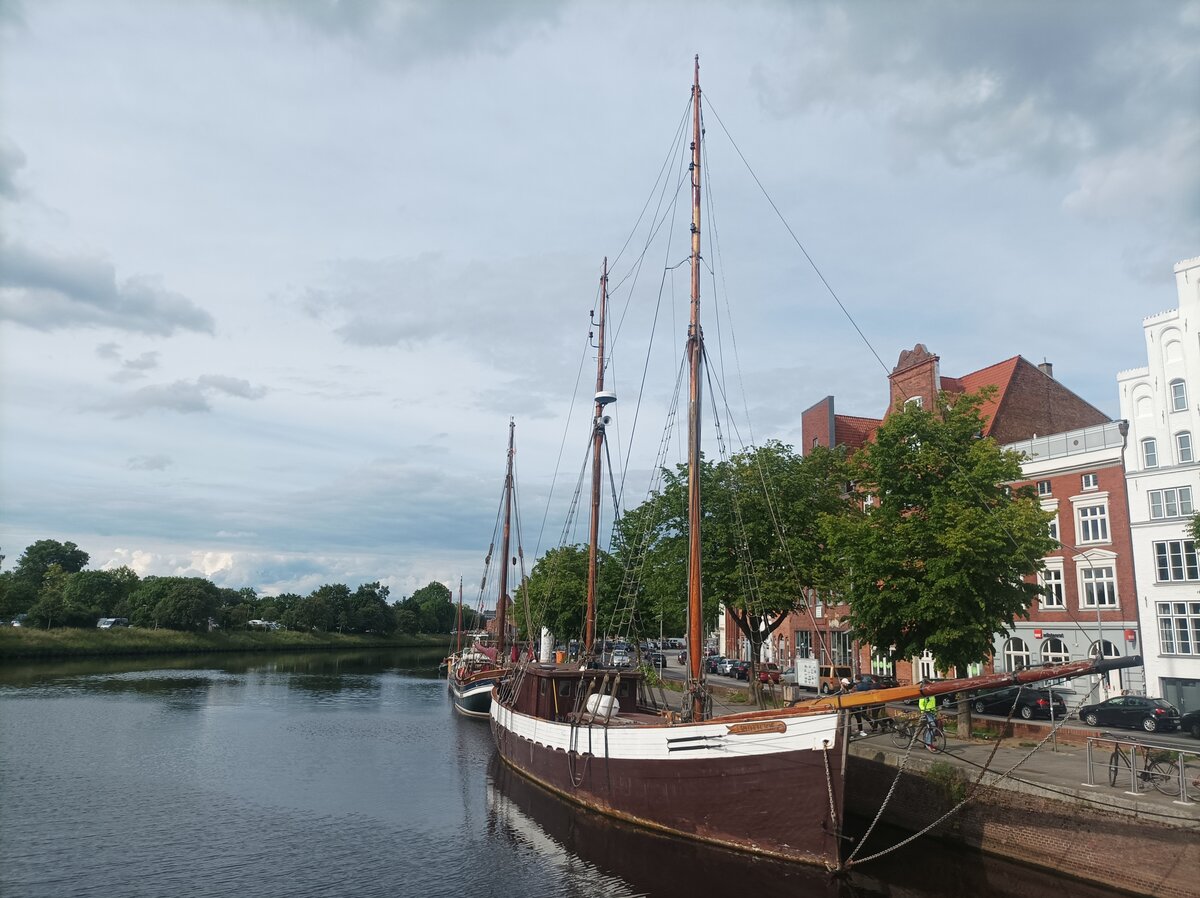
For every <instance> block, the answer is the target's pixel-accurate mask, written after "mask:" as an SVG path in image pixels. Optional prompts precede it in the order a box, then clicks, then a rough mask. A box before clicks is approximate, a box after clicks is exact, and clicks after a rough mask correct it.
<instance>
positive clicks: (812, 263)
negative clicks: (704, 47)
mask: <svg viewBox="0 0 1200 898" xmlns="http://www.w3.org/2000/svg"><path fill="white" fill-rule="evenodd" d="M704 101H705V103H706V104H707V105H708V107H709V108H710V109H712V112H713V115H714V116H715V117H716V119H717V123H718V124H719V125H720V126H721V130H722V131H724V132H725V136H726V137H728V138H729V142H730V144H731V145H732V146H733V148H734V151H735V152H736V153H737V154H738V157H739V158H740V159H741V160H742V163H743V164H744V165H745V166H746V170H747V171H748V172H749V173H750V176H751V178H753V179H754V182H755V184H757V185H758V188H759V190H760V191H762V194H763V196H764V197H765V198H766V200H767V202H768V203H769V204H770V206H771V208H772V210H774V212H775V214H776V216H778V218H779V220H780V222H782V224H783V226H784V228H785V229H786V230H787V232H788V234H789V235H790V236H791V238H792V240H793V242H794V243H795V244H796V246H797V247H798V248H799V249H800V252H801V253H802V254H803V255H804V258H805V260H807V262H808V264H809V266H810V267H811V268H812V270H813V272H814V273H816V275H817V277H818V278H819V279H820V281H821V283H822V285H823V286H824V287H825V289H826V291H827V292H828V293H829V295H830V296H831V297H832V298H833V300H834V302H836V303H837V305H838V308H839V309H841V311H842V314H843V315H844V316H845V317H846V320H847V321H849V322H850V325H851V326H852V327H853V328H854V330H855V332H857V333H858V335H859V337H860V338H861V340H862V341H863V344H864V345H865V346H866V347H867V349H868V350H869V351H870V353H871V355H872V356H874V357H875V361H876V362H878V363H879V367H880V368H881V369H882V370H883V371H884V372H885V373H890V372H888V368H887V365H886V364H884V361H883V359H882V358H881V357H880V356H879V353H878V352H877V351H876V350H875V347H874V346H873V345H872V344H871V341H870V340H869V339H868V338H867V336H866V334H865V333H863V331H862V329H861V328H860V327H859V326H858V323H857V322H856V321H855V319H854V317H853V316H852V315H851V314H850V312H849V310H848V309H847V308H846V306H845V304H844V303H843V302H842V300H841V299H840V298H839V297H838V295H837V292H836V291H835V290H834V289H833V287H832V286H831V285H830V283H829V281H828V280H826V278H825V275H824V274H823V273H822V272H821V270H820V268H819V267H818V266H817V264H816V262H815V261H814V260H813V258H812V257H811V256H810V255H809V253H808V250H807V249H805V247H804V245H803V244H802V243H801V242H800V239H799V238H798V237H797V236H796V233H795V232H794V231H793V230H792V227H791V225H790V224H789V223H788V221H787V219H786V218H784V216H783V213H782V212H781V211H780V210H779V207H778V206H777V205H776V204H775V201H774V200H773V199H772V198H771V195H770V194H769V193H767V190H766V187H764V186H763V183H762V181H761V180H759V177H758V175H757V174H756V173H755V171H754V169H753V168H752V167H751V166H750V163H749V161H748V160H747V159H746V157H745V155H744V154H743V153H742V151H741V148H740V147H739V146H738V144H737V141H735V140H734V139H733V135H731V134H730V133H729V129H728V128H726V127H725V123H724V122H723V121H722V120H721V115H720V113H719V112H717V109H716V107H715V106H713V104H712V101H711V99H709V98H708V97H707V96H706V97H705V98H704ZM901 392H903V390H902V391H901ZM948 457H949V456H948ZM949 458H950V461H951V464H954V465H955V466H956V467H958V465H957V462H956V460H955V459H953V457H949ZM960 472H961V468H960ZM976 492H978V491H976ZM978 498H979V499H982V498H983V497H982V495H979V496H978ZM981 507H983V508H984V510H985V512H987V513H988V514H989V516H992V517H993V518H994V517H995V512H994V510H993V509H991V508H989V507H988V506H987V505H986V503H982V504H981ZM998 523H1000V527H1001V529H1002V530H1003V531H1004V533H1005V535H1006V536H1007V537H1008V538H1009V540H1010V542H1012V544H1013V546H1014V547H1016V546H1017V545H1018V544H1017V542H1016V539H1015V537H1013V535H1012V533H1011V532H1009V531H1008V529H1007V528H1006V527H1005V526H1004V524H1003V523H1002V522H998ZM1026 561H1028V562H1030V563H1032V564H1033V565H1034V567H1035V570H1036V567H1037V563H1038V562H1040V561H1041V559H1036V560H1032V559H1026ZM1097 639H1100V636H1099V635H1098V636H1097Z"/></svg>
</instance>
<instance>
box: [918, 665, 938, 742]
mask: <svg viewBox="0 0 1200 898" xmlns="http://www.w3.org/2000/svg"><path fill="white" fill-rule="evenodd" d="M928 682H929V681H928V680H922V681H921V685H925V684H926V683H928ZM917 708H918V709H919V710H920V712H921V716H922V717H923V718H924V719H925V728H924V729H923V730H922V731H921V738H922V739H923V740H924V742H925V747H926V748H927V749H929V750H930V751H937V749H936V748H934V747H933V734H934V731H935V729H936V727H937V699H936V698H935V697H934V696H932V695H922V696H921V697H920V699H918V700H917Z"/></svg>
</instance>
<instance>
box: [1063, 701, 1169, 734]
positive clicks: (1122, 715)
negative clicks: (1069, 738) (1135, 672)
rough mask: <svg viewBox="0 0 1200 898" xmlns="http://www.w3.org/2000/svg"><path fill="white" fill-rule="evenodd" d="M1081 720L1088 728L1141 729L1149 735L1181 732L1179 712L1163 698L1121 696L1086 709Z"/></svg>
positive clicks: (1080, 715) (1081, 714) (1083, 710)
mask: <svg viewBox="0 0 1200 898" xmlns="http://www.w3.org/2000/svg"><path fill="white" fill-rule="evenodd" d="M1079 719H1080V720H1082V721H1083V722H1084V723H1086V724H1087V725H1088V726H1094V727H1096V726H1111V727H1126V728H1128V729H1135V730H1136V729H1138V728H1141V729H1143V730H1145V731H1146V732H1147V733H1153V732H1156V731H1157V730H1177V729H1179V711H1177V710H1176V709H1175V706H1174V705H1172V704H1171V703H1170V702H1165V701H1163V700H1162V699H1161V698H1146V697H1145V696H1142V695H1118V696H1116V697H1115V698H1110V699H1108V700H1107V701H1103V702H1100V703H1099V704H1097V705H1084V706H1083V707H1082V708H1080V709H1079Z"/></svg>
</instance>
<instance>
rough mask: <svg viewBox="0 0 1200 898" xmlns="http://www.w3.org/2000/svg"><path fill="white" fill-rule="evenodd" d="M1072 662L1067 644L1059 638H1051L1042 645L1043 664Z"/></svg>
mask: <svg viewBox="0 0 1200 898" xmlns="http://www.w3.org/2000/svg"><path fill="white" fill-rule="evenodd" d="M1070 660H1071V653H1070V652H1068V651H1067V644H1066V643H1065V642H1063V641H1062V640H1061V639H1058V638H1057V637H1051V638H1050V639H1047V640H1046V641H1044V642H1043V643H1042V663H1043V664H1063V663H1064V662H1067V661H1070Z"/></svg>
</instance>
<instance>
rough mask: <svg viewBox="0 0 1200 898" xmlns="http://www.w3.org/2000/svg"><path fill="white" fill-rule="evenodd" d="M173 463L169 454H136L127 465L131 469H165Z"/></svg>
mask: <svg viewBox="0 0 1200 898" xmlns="http://www.w3.org/2000/svg"><path fill="white" fill-rule="evenodd" d="M172 463H173V462H172V461H171V456H169V455H162V454H158V455H135V456H133V457H132V458H130V459H129V460H128V461H127V462H126V463H125V466H126V467H127V468H129V470H131V471H165V470H166V469H167V468H169V467H170V466H171V465H172Z"/></svg>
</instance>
